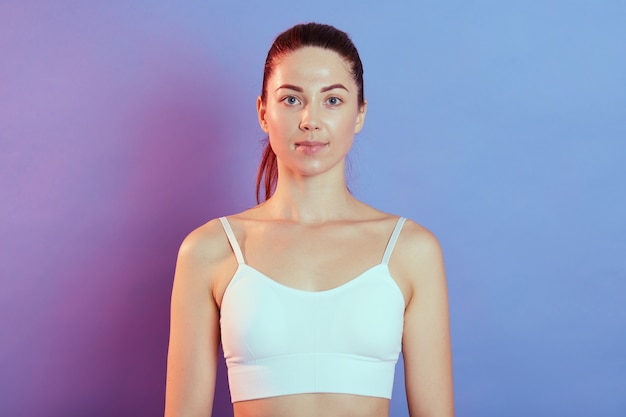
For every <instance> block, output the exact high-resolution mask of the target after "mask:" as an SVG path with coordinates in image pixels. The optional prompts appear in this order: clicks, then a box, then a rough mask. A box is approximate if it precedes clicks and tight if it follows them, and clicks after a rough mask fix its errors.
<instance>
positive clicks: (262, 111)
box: [256, 96, 268, 133]
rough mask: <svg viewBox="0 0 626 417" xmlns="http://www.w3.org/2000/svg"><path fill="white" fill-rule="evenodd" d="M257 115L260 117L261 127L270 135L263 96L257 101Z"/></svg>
mask: <svg viewBox="0 0 626 417" xmlns="http://www.w3.org/2000/svg"><path fill="white" fill-rule="evenodd" d="M256 113H257V115H258V117H259V125H260V126H261V129H263V131H264V132H265V133H268V132H267V122H266V121H265V104H263V100H261V96H258V97H257V99H256Z"/></svg>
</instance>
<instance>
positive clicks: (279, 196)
mask: <svg viewBox="0 0 626 417" xmlns="http://www.w3.org/2000/svg"><path fill="white" fill-rule="evenodd" d="M327 174H330V175H316V176H311V177H297V178H294V177H291V176H289V175H279V176H278V183H277V184H276V191H275V192H274V194H273V195H272V197H271V198H270V199H269V200H267V201H266V202H265V203H264V204H263V206H265V209H266V210H268V211H269V212H270V213H271V216H272V217H274V218H277V219H284V220H288V221H293V222H297V223H308V224H316V223H323V222H327V221H333V220H341V219H345V218H349V217H351V213H353V212H354V210H355V209H356V207H357V205H358V202H357V200H356V199H355V198H354V197H353V196H352V195H351V194H350V192H349V191H348V187H347V185H346V181H345V177H344V175H343V172H341V175H332V174H331V173H327Z"/></svg>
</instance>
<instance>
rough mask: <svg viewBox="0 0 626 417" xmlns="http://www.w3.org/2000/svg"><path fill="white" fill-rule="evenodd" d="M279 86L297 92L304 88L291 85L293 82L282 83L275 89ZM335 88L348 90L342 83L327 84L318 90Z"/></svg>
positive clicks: (324, 90) (323, 90) (323, 91)
mask: <svg viewBox="0 0 626 417" xmlns="http://www.w3.org/2000/svg"><path fill="white" fill-rule="evenodd" d="M281 88H286V89H288V90H293V91H297V92H298V93H301V92H303V91H304V90H303V89H302V87H298V86H297V85H293V84H283V85H281V86H279V87H278V88H277V89H276V90H275V91H278V90H280V89H281ZM335 88H342V89H344V90H346V91H348V92H349V90H348V89H347V88H346V87H345V86H344V85H343V84H333V85H329V86H328V87H323V88H322V89H321V90H320V91H321V92H322V93H325V92H327V91H330V90H334V89H335Z"/></svg>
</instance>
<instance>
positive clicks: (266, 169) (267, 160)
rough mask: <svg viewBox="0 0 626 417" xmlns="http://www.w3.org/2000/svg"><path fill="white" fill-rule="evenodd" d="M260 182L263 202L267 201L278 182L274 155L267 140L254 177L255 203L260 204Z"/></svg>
mask: <svg viewBox="0 0 626 417" xmlns="http://www.w3.org/2000/svg"><path fill="white" fill-rule="evenodd" d="M261 182H263V189H264V194H265V195H264V198H263V201H267V200H269V198H270V197H271V196H272V194H273V193H274V190H275V189H276V183H277V182H278V165H277V163H276V154H275V153H274V150H272V147H271V146H270V142H269V140H268V141H267V143H266V144H265V150H264V151H263V157H262V158H261V164H260V165H259V171H258V172H257V176H256V201H257V203H260V202H261V199H260V198H259V193H260V191H261Z"/></svg>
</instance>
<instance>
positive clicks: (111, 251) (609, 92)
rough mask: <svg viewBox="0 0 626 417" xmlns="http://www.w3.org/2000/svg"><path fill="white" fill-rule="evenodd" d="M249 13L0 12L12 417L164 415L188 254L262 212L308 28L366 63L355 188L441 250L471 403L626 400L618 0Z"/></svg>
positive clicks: (260, 7)
mask: <svg viewBox="0 0 626 417" xmlns="http://www.w3.org/2000/svg"><path fill="white" fill-rule="evenodd" d="M249 3H250V4H248V3H245V2H240V1H230V2H226V1H206V0H205V1H202V2H201V1H190V0H188V1H178V2H174V1H165V0H151V1H147V0H145V1H107V2H87V1H68V0H59V1H54V2H52V1H48V2H46V1H40V2H37V1H24V0H22V1H2V2H0V245H1V247H0V248H1V251H0V318H1V324H0V384H1V386H0V415H2V416H12V417H20V416H29V417H30V416H52V417H56V416H59V417H61V416H63V417H72V416H77V417H78V416H81V417H82V416H92V417H94V416H131V415H133V416H154V415H160V414H161V413H162V409H163V399H164V386H165V361H166V354H167V337H168V325H169V323H168V314H169V295H170V294H169V293H170V289H171V283H172V275H173V270H174V263H175V257H176V251H177V248H178V245H179V244H180V242H181V241H182V239H183V238H184V236H185V235H186V234H187V233H188V232H189V231H191V230H192V229H193V228H195V227H197V226H199V225H200V224H202V223H204V222H205V221H207V220H209V219H210V218H213V217H216V216H219V215H224V214H228V213H232V212H235V211H239V210H242V209H244V208H246V207H249V206H250V205H252V204H253V203H254V196H253V193H254V189H253V182H254V175H255V170H256V165H257V162H258V158H259V152H260V149H261V145H260V140H261V139H262V137H263V134H262V132H261V130H260V129H259V127H258V126H257V122H256V114H255V99H256V95H257V94H258V93H259V88H260V84H261V76H262V67H263V60H264V58H265V53H266V51H267V49H268V47H269V45H270V44H271V41H272V40H273V38H274V36H275V35H276V34H277V33H278V32H280V31H282V30H283V29H285V28H287V27H288V26H290V25H292V24H294V23H298V22H302V21H310V20H317V21H323V22H327V23H331V24H335V25H337V26H338V27H340V28H342V29H344V30H346V31H348V32H349V33H350V34H351V35H352V37H353V39H354V41H355V43H356V44H357V46H358V47H359V50H360V52H361V55H362V58H363V61H364V65H365V79H366V90H365V91H366V96H367V98H368V100H369V111H368V119H367V122H366V127H365V129H364V131H363V132H362V133H361V134H360V135H359V136H358V137H357V141H356V145H355V149H354V151H353V153H352V156H351V165H352V172H351V175H350V176H351V189H352V190H353V191H354V192H355V194H356V195H357V196H359V197H361V198H362V199H364V200H365V201H367V202H369V203H371V204H373V205H375V206H377V207H379V208H381V209H383V210H387V211H390V212H394V213H397V214H402V215H405V216H408V217H411V218H413V219H415V220H416V221H418V222H421V223H422V224H424V225H426V226H427V227H429V228H430V229H431V230H433V231H434V232H435V233H436V234H437V235H438V236H439V238H440V240H441V243H442V245H443V248H444V252H445V254H446V263H447V269H448V281H449V289H450V300H451V320H452V336H453V353H454V366H455V369H454V371H455V389H456V407H457V416H459V417H464V416H482V417H491V416H493V417H502V416H529V415H533V416H554V415H567V416H590V415H598V416H604V417H611V416H623V415H624V414H626V396H624V395H623V394H624V387H625V386H626V359H625V356H626V355H625V354H624V352H626V325H625V323H626V303H625V302H624V295H625V294H626V282H625V278H626V256H625V253H626V238H625V237H624V236H625V234H626V216H625V215H624V213H626V186H625V185H624V182H625V180H626V168H625V166H626V164H625V163H624V159H625V157H626V122H625V118H626V117H625V116H626V59H625V57H626V47H625V46H624V45H625V42H624V39H626V29H625V28H626V25H624V22H625V21H626V5H625V4H624V3H623V2H621V1H620V0H615V1H602V0H599V1H593V2H592V1H580V0H560V1H559V0H557V1H550V0H548V1H542V2H539V1H509V2H502V1H496V0H492V1H473V2H464V1H436V2H435V1H417V2H408V1H407V2H406V4H403V3H402V2H379V3H376V4H371V5H365V4H364V3H363V2H360V1H358V2H357V1H345V2H336V1H330V0H320V1H317V2H306V3H302V4H300V3H297V2H292V1H270V2H249ZM215 407H216V410H217V411H216V412H215V415H217V416H227V415H231V411H230V399H229V397H228V388H227V386H226V382H225V376H224V369H223V367H222V368H221V370H220V374H219V382H218V387H217V394H216V405H215ZM391 414H392V416H393V417H401V416H407V415H408V414H407V411H406V405H405V398H404V394H403V375H402V369H401V366H399V368H398V372H397V376H396V384H395V390H394V398H393V400H392V413H391Z"/></svg>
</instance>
